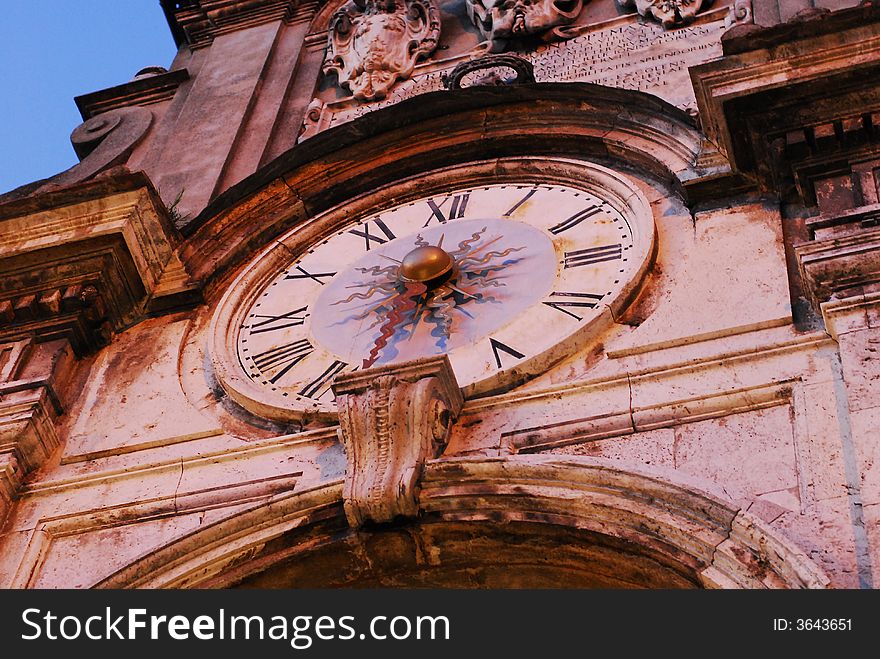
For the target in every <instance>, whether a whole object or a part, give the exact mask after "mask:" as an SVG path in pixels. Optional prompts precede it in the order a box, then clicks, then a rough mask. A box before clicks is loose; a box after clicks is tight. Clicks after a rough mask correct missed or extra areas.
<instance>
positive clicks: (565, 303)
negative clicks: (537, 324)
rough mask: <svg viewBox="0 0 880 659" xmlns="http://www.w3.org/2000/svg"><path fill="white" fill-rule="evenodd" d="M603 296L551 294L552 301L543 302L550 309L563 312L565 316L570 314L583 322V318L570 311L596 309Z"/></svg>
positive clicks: (591, 294)
mask: <svg viewBox="0 0 880 659" xmlns="http://www.w3.org/2000/svg"><path fill="white" fill-rule="evenodd" d="M602 297H603V296H602V295H595V294H593V293H563V292H553V293H550V298H551V299H550V301H549V302H543V304H546V305H547V306H548V307H551V308H552V309H556V310H557V311H561V312H562V313H564V314H568V315H569V316H571V317H572V318H574V319H575V320H583V318H582V317H581V316H578V315H577V314H576V313H574V312H573V311H569V309H572V308H574V309H577V308H579V307H580V308H585V309H595V308H596V305H597V303H598V302H599V300H601V299H602Z"/></svg>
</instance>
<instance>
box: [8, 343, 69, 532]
mask: <svg viewBox="0 0 880 659" xmlns="http://www.w3.org/2000/svg"><path fill="white" fill-rule="evenodd" d="M73 362H74V357H73V350H72V349H71V347H70V344H69V343H68V342H67V341H52V342H48V343H41V344H35V343H34V342H33V341H32V340H31V339H21V340H18V341H12V342H9V343H0V521H2V519H3V518H4V517H5V515H6V512H7V511H8V509H9V507H10V505H11V504H12V502H13V501H14V500H15V498H16V496H17V494H18V492H19V491H20V489H21V487H22V485H23V484H24V481H25V478H26V477H27V475H28V474H30V473H31V472H33V471H35V470H36V469H39V468H40V467H41V466H42V465H43V464H45V462H46V461H47V460H48V459H49V457H50V456H51V454H52V453H53V452H54V451H55V449H56V448H58V446H59V444H60V440H59V437H58V434H57V432H56V431H55V419H56V418H57V417H58V415H59V414H61V412H62V411H63V406H62V397H63V390H64V388H65V385H66V383H67V380H68V377H69V374H70V371H71V368H72V365H73Z"/></svg>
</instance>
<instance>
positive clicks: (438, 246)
mask: <svg viewBox="0 0 880 659" xmlns="http://www.w3.org/2000/svg"><path fill="white" fill-rule="evenodd" d="M444 247H446V249H444ZM447 249H448V251H447ZM555 275H556V260H555V252H554V250H553V245H552V243H551V241H550V239H549V238H548V237H547V236H545V235H544V234H543V233H542V232H541V231H538V230H536V229H534V228H532V227H530V226H528V225H526V224H522V223H520V222H512V221H510V220H498V219H483V220H462V221H459V222H455V223H449V224H446V225H444V226H438V227H434V228H432V229H425V230H422V231H419V232H417V233H416V234H415V235H414V236H406V237H403V238H398V239H397V240H395V241H392V242H389V243H388V244H387V245H382V246H381V247H380V248H379V249H373V250H371V251H370V252H369V254H367V255H366V256H365V257H363V258H362V259H360V260H359V261H358V262H357V264H356V265H355V266H353V267H350V268H348V270H347V272H346V273H340V274H339V275H338V276H337V277H336V279H334V281H333V282H332V284H330V285H329V286H327V287H326V289H325V290H324V291H322V293H321V295H320V296H319V297H318V299H317V300H316V302H315V304H314V306H313V314H312V317H313V320H312V334H313V336H314V337H315V338H316V339H317V340H318V341H319V342H320V343H321V344H322V345H323V346H324V347H325V348H327V349H328V350H330V351H331V352H333V353H335V354H337V355H340V356H341V357H342V358H344V359H346V360H348V361H351V362H353V363H357V360H358V359H359V358H361V356H362V358H361V362H360V366H361V368H369V367H370V366H373V365H378V364H385V363H389V362H391V361H400V360H405V359H414V358H417V357H424V356H427V355H431V354H442V353H445V352H449V351H450V350H455V349H457V348H460V347H463V346H466V345H467V344H469V343H471V342H473V341H475V340H477V339H479V338H480V337H481V336H485V335H487V334H488V333H490V332H491V331H492V330H494V329H496V328H498V327H501V326H503V325H504V324H505V323H507V322H509V321H510V320H512V319H513V318H514V317H515V315H516V314H517V313H520V312H522V311H523V310H524V309H525V308H527V307H528V306H530V305H531V304H534V303H535V302H536V301H538V300H539V299H540V298H541V297H542V296H543V295H545V294H546V293H548V292H549V289H550V287H551V286H552V283H553V280H554V279H555Z"/></svg>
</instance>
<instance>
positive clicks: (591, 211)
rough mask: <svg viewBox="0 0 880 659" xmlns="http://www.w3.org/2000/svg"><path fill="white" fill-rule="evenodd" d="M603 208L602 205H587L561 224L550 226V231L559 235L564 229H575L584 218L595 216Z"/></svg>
mask: <svg viewBox="0 0 880 659" xmlns="http://www.w3.org/2000/svg"><path fill="white" fill-rule="evenodd" d="M601 210H602V207H601V206H595V205H593V206H587V207H586V208H585V209H584V210H582V211H578V212H577V213H575V214H574V215H572V216H571V217H570V218H568V219H567V220H563V221H562V222H560V223H559V224H557V225H555V226H552V227H550V233H552V234H553V235H557V234H560V233H562V232H563V231H568V230H569V229H573V228H574V227H576V226H577V225H578V224H580V223H581V222H583V221H584V220H586V219H588V218H591V217H593V215H596V214H597V213H599V212H600V211H601Z"/></svg>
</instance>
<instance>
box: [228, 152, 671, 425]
mask: <svg viewBox="0 0 880 659" xmlns="http://www.w3.org/2000/svg"><path fill="white" fill-rule="evenodd" d="M526 160H528V161H530V162H529V164H531V165H532V166H531V167H529V168H528V170H529V172H530V174H527V175H526V174H519V175H517V173H516V170H515V168H512V171H506V172H501V173H499V172H498V168H497V167H496V168H491V166H490V165H489V164H487V163H471V164H470V165H467V166H461V167H457V168H454V169H452V170H443V171H440V172H434V173H433V174H431V175H426V176H421V177H418V178H414V179H411V180H409V181H404V182H401V183H399V184H397V185H395V186H390V187H389V188H386V189H383V190H379V191H376V192H373V193H371V194H369V195H365V196H362V197H361V198H359V199H357V200H353V201H352V202H351V203H350V204H347V205H345V206H342V207H340V208H337V209H334V210H333V211H330V212H328V213H327V214H325V216H322V217H320V218H316V219H315V220H313V221H312V223H311V224H310V226H309V227H302V228H299V229H298V230H295V231H293V232H291V233H290V234H288V235H287V236H285V237H283V238H282V239H281V240H280V242H279V244H276V245H273V246H272V247H270V248H269V249H268V250H267V251H266V252H265V253H264V254H263V255H261V256H260V257H258V258H257V259H256V261H255V262H254V263H252V264H251V266H250V267H248V268H247V269H246V270H245V272H244V274H243V275H242V276H241V277H240V278H239V279H238V280H237V281H236V282H235V283H234V284H233V286H232V287H231V289H230V291H229V292H228V293H227V295H226V297H225V298H224V300H223V302H222V303H221V305H220V308H219V309H218V315H217V319H216V320H215V327H214V335H215V367H216V369H217V372H218V375H219V379H220V381H221V383H222V384H223V386H224V388H225V389H226V391H227V392H229V393H230V395H232V397H233V398H234V399H235V400H237V401H238V402H240V403H241V404H243V405H244V406H245V407H247V408H248V409H251V410H252V411H254V412H256V413H258V414H261V415H266V416H269V417H271V418H280V419H293V418H296V419H301V418H303V417H308V416H317V417H327V416H329V415H332V414H333V413H334V411H335V405H334V403H335V399H334V395H333V391H332V389H331V384H332V382H333V379H334V378H335V377H336V376H337V375H339V374H340V373H344V372H348V371H352V370H361V369H368V368H371V367H373V366H380V365H388V364H393V363H395V362H402V361H407V360H412V359H417V358H420V357H429V356H434V355H443V354H445V355H447V356H448V357H449V360H450V363H451V365H452V368H453V371H454V372H455V375H456V379H457V380H458V383H459V385H460V386H462V387H463V389H464V392H465V394H466V395H467V396H479V395H486V394H491V393H496V392H499V391H502V390H504V389H505V388H507V387H510V386H514V385H516V384H518V383H521V382H523V381H525V380H527V379H528V378H530V377H532V376H534V375H536V374H538V373H541V372H543V371H545V370H546V369H547V368H549V367H550V366H551V365H552V364H554V363H556V362H558V361H559V360H561V359H563V358H565V357H566V356H568V355H570V354H572V353H573V352H574V351H575V350H577V349H579V348H581V347H583V346H584V345H585V344H586V343H587V342H588V341H589V340H590V338H591V337H593V336H595V335H596V334H597V333H598V332H600V331H602V330H603V329H604V328H606V327H607V326H608V324H609V323H611V322H612V321H613V317H614V316H615V314H617V313H618V312H619V311H621V310H622V307H623V306H624V305H625V304H626V303H627V302H628V301H629V300H630V299H631V297H632V295H633V293H634V292H635V290H636V288H637V286H638V285H639V282H640V280H641V279H642V277H643V275H644V273H645V272H646V270H647V268H648V266H649V262H650V258H651V255H652V254H653V242H654V224H653V219H652V217H651V213H650V209H649V207H648V203H647V201H646V200H645V199H644V197H643V196H642V194H641V193H640V192H639V191H638V189H637V188H636V187H634V186H633V185H632V184H631V183H630V182H628V181H627V180H626V179H624V178H623V177H622V176H620V175H618V174H616V173H615V172H612V171H611V170H608V169H605V168H603V167H599V166H598V165H592V164H589V165H587V164H584V163H577V167H576V168H574V169H575V172H574V175H573V171H572V169H573V167H572V163H570V162H567V161H562V162H561V161H559V160H553V161H547V163H546V164H547V165H548V166H547V167H546V168H542V167H535V166H534V165H535V164H538V163H539V162H540V159H526ZM561 165H565V167H562V166H561ZM487 169H491V171H492V172H494V174H492V175H481V172H482V171H484V170H487ZM555 169H562V170H564V175H563V174H562V172H558V171H557V172H554V170H555ZM310 235H311V236H317V237H316V238H311V239H310V238H309V237H308V236H310Z"/></svg>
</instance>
